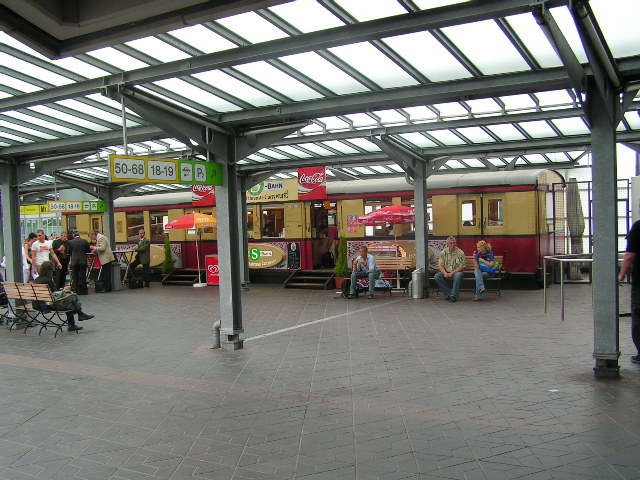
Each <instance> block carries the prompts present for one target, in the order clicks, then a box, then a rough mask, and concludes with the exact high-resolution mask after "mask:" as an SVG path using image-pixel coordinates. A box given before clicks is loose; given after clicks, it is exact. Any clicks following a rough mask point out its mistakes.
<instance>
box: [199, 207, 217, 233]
mask: <svg viewBox="0 0 640 480" xmlns="http://www.w3.org/2000/svg"><path fill="white" fill-rule="evenodd" d="M198 211H199V212H200V213H204V214H206V215H211V216H213V217H215V214H214V213H213V209H210V210H206V209H202V208H201V209H199V210H198ZM214 228H218V227H204V228H202V233H213V229H214Z"/></svg>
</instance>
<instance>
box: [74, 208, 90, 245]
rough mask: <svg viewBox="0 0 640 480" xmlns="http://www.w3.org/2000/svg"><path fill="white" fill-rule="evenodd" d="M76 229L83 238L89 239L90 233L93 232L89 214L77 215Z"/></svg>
mask: <svg viewBox="0 0 640 480" xmlns="http://www.w3.org/2000/svg"><path fill="white" fill-rule="evenodd" d="M76 228H77V229H78V233H80V235H81V236H82V237H84V238H86V239H88V238H89V232H91V231H92V229H91V217H90V216H89V214H82V215H76Z"/></svg>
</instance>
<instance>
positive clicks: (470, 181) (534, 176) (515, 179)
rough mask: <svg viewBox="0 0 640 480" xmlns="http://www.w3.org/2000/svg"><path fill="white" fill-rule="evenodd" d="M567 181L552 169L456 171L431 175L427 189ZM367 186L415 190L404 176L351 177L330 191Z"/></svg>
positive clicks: (368, 188)
mask: <svg viewBox="0 0 640 480" xmlns="http://www.w3.org/2000/svg"><path fill="white" fill-rule="evenodd" d="M563 181H564V179H563V178H562V176H561V175H560V174H559V173H557V172H556V171H554V170H548V169H535V170H514V171H499V172H477V173H475V172H474V173H452V174H442V175H433V176H431V177H429V178H428V179H427V190H445V189H449V188H461V187H489V186H500V185H538V184H544V185H548V184H551V183H557V182H563ZM365 185H366V187H365ZM364 190H366V192H368V193H375V192H395V191H405V190H413V185H411V184H410V183H408V182H407V181H406V179H405V178H404V177H398V178H380V179H371V180H349V181H345V182H329V183H328V184H327V194H329V195H339V194H349V193H362V192H363V191H364Z"/></svg>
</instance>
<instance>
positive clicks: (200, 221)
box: [164, 212, 218, 230]
mask: <svg viewBox="0 0 640 480" xmlns="http://www.w3.org/2000/svg"><path fill="white" fill-rule="evenodd" d="M217 224H218V221H217V220H216V218H215V217H212V216H211V215H207V214H206V213H197V212H194V213H189V214H187V215H182V216H181V217H178V218H174V219H173V220H171V221H170V222H169V223H167V224H166V225H165V227H164V228H165V230H187V229H191V228H204V227H215V226H216V225H217Z"/></svg>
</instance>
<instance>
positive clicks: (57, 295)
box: [51, 290, 80, 310]
mask: <svg viewBox="0 0 640 480" xmlns="http://www.w3.org/2000/svg"><path fill="white" fill-rule="evenodd" d="M51 298H52V299H53V302H52V305H51V307H52V308H53V310H75V309H76V308H77V307H78V306H79V303H80V302H79V300H78V297H77V295H76V294H75V293H74V292H72V291H71V290H56V291H55V292H53V293H52V294H51Z"/></svg>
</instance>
